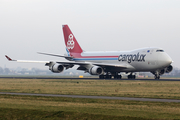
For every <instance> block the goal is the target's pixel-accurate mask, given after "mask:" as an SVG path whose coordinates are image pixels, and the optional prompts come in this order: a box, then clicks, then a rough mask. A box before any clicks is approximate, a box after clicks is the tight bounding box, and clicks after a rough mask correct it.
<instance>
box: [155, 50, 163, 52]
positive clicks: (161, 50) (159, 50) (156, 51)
mask: <svg viewBox="0 0 180 120" xmlns="http://www.w3.org/2000/svg"><path fill="white" fill-rule="evenodd" d="M156 52H164V50H156Z"/></svg>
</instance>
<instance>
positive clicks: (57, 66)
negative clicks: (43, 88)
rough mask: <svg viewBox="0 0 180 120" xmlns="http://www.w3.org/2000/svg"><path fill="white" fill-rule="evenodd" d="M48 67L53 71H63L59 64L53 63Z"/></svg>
mask: <svg viewBox="0 0 180 120" xmlns="http://www.w3.org/2000/svg"><path fill="white" fill-rule="evenodd" d="M49 69H50V70H51V71H52V72H54V73H61V72H62V71H64V66H63V65H61V64H54V65H52V66H51V67H49Z"/></svg>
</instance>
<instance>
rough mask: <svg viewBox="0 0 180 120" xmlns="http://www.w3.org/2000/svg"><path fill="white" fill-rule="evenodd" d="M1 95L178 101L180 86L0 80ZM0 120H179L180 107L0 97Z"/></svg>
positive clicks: (157, 104)
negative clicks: (99, 96) (91, 96)
mask: <svg viewBox="0 0 180 120" xmlns="http://www.w3.org/2000/svg"><path fill="white" fill-rule="evenodd" d="M0 84H1V85H0V92H27V93H51V94H75V95H103V96H125V97H150V98H171V99H180V87H179V86H180V82H178V81H177V82H176V81H172V82H171V81H125V80H123V81H121V80H83V79H79V80H71V79H69V80H58V79H52V80H48V79H0ZM0 119H9V120H11V119H23V120H24V119H49V120H50V119H54V120H56V119H58V120H59V119H65V120H72V119H73V120H74V119H77V120H79V119H80V120H95V119H98V120H104V119H109V120H112V119H116V120H132V119H133V120H146V119H160V120H162V119H180V103H161V102H140V101H123V100H105V99H82V98H61V97H60V98H55V97H37V96H15V95H0Z"/></svg>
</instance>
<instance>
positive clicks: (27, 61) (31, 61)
mask: <svg viewBox="0 0 180 120" xmlns="http://www.w3.org/2000/svg"><path fill="white" fill-rule="evenodd" d="M5 57H6V58H7V59H8V60H9V61H16V62H25V63H50V61H34V60H14V59H11V58H10V57H8V56H7V55H5Z"/></svg>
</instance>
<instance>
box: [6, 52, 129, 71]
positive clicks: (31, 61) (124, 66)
mask: <svg viewBox="0 0 180 120" xmlns="http://www.w3.org/2000/svg"><path fill="white" fill-rule="evenodd" d="M5 57H6V58H7V59H8V60H9V61H16V62H26V63H45V64H46V65H49V64H51V63H52V62H53V61H34V60H14V59H11V58H10V57H8V56H7V55H5ZM54 62H55V61H54ZM55 63H58V64H63V65H82V66H83V65H95V66H100V67H103V68H104V67H118V68H122V69H126V68H127V66H126V65H119V64H108V63H94V62H75V61H65V62H55Z"/></svg>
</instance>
